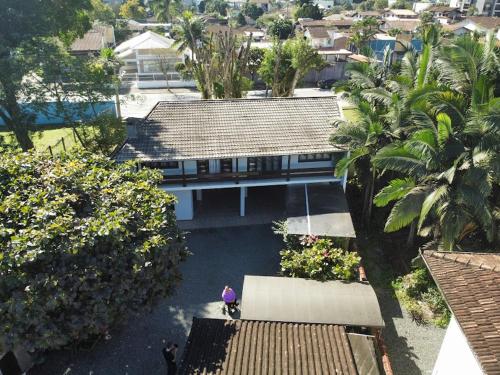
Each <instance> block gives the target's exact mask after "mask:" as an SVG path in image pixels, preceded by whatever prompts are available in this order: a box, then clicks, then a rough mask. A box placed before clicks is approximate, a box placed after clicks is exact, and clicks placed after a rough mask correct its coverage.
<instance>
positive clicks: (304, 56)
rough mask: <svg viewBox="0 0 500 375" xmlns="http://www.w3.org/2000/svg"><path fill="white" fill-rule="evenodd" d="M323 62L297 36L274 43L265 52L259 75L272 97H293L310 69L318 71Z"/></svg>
mask: <svg viewBox="0 0 500 375" xmlns="http://www.w3.org/2000/svg"><path fill="white" fill-rule="evenodd" d="M324 65H325V61H324V60H323V59H322V58H321V56H319V55H318V52H317V51H316V50H315V49H314V48H313V47H312V46H311V45H310V44H309V43H308V42H307V41H306V40H305V39H304V38H303V36H302V35H297V36H296V37H295V38H293V39H289V40H287V41H286V42H284V43H283V42H281V41H279V40H277V41H275V43H274V44H273V47H272V48H271V49H268V50H266V52H265V53H264V59H263V60H262V64H261V67H260V69H259V74H260V76H261V77H262V79H263V80H264V82H266V84H267V85H268V86H269V87H271V88H272V95H273V96H293V94H294V91H295V88H296V87H297V85H298V84H299V82H300V81H301V80H302V79H303V78H304V76H305V75H306V74H307V73H308V72H309V71H310V70H312V69H316V70H320V69H322V68H323V67H324Z"/></svg>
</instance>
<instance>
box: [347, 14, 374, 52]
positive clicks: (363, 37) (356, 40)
mask: <svg viewBox="0 0 500 375" xmlns="http://www.w3.org/2000/svg"><path fill="white" fill-rule="evenodd" d="M378 27H379V22H378V20H377V19H376V18H375V17H368V18H365V19H363V20H361V21H358V22H356V23H355V24H354V25H353V26H352V28H351V31H352V34H351V37H350V38H349V40H350V42H351V43H352V44H353V45H354V46H355V48H356V50H357V51H358V52H359V51H361V50H362V49H363V48H366V47H367V46H368V43H369V42H370V41H371V40H372V39H373V36H374V35H375V34H376V33H377V32H378Z"/></svg>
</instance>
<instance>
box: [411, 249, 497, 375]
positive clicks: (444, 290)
mask: <svg viewBox="0 0 500 375" xmlns="http://www.w3.org/2000/svg"><path fill="white" fill-rule="evenodd" d="M421 255H422V258H423V259H424V261H425V264H426V265H427V268H428V269H429V272H430V273H431V275H432V277H433V278H434V281H435V282H436V284H437V286H438V288H439V290H440V291H441V294H442V295H443V298H444V299H445V301H446V303H447V305H448V307H449V308H450V310H451V312H452V318H451V321H450V324H449V326H448V329H447V330H446V334H445V337H444V340H443V343H442V345H441V349H440V351H439V355H438V358H437V360H436V363H435V365H434V371H433V375H456V374H467V375H483V374H487V375H495V374H500V308H499V307H500V255H499V254H495V253H461V252H439V251H424V252H423V253H422V254H421Z"/></svg>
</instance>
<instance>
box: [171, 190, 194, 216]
mask: <svg viewBox="0 0 500 375" xmlns="http://www.w3.org/2000/svg"><path fill="white" fill-rule="evenodd" d="M172 194H174V195H175V196H176V197H177V203H176V204H175V216H176V217H177V220H192V219H193V214H194V211H193V191H192V190H182V191H176V192H174V193H172Z"/></svg>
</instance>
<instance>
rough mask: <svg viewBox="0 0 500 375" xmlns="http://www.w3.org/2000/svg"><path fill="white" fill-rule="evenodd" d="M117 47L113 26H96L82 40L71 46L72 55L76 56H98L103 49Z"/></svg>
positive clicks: (77, 40)
mask: <svg viewBox="0 0 500 375" xmlns="http://www.w3.org/2000/svg"><path fill="white" fill-rule="evenodd" d="M114 46H115V30H114V28H113V26H108V25H94V26H93V27H92V29H90V30H89V31H87V32H86V33H85V35H84V36H83V37H82V38H78V39H76V40H75V41H74V42H73V43H72V44H71V46H70V53H71V54H72V55H75V56H98V55H99V53H100V52H101V50H102V49H103V48H110V47H114Z"/></svg>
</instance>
